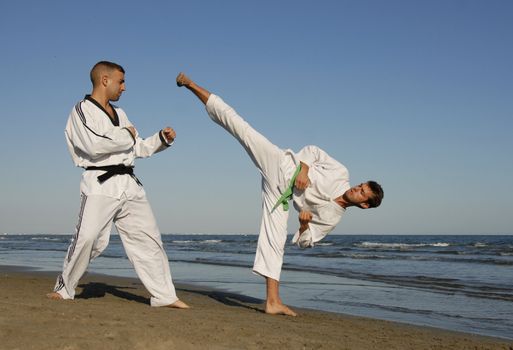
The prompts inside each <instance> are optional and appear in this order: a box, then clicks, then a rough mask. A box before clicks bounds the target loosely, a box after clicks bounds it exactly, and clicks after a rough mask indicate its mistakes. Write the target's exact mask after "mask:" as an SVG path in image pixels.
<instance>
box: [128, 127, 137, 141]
mask: <svg viewBox="0 0 513 350" xmlns="http://www.w3.org/2000/svg"><path fill="white" fill-rule="evenodd" d="M126 128H127V129H128V131H130V133H131V134H132V137H133V138H134V140H135V137H136V136H137V130H135V128H134V127H133V126H132V125H130V126H127V127H126Z"/></svg>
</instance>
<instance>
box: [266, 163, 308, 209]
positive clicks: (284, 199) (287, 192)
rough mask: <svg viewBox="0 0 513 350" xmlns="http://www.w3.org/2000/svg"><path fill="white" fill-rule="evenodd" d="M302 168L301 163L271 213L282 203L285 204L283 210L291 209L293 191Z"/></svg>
mask: <svg viewBox="0 0 513 350" xmlns="http://www.w3.org/2000/svg"><path fill="white" fill-rule="evenodd" d="M300 170H301V164H299V165H298V166H297V168H296V171H295V172H294V175H292V179H290V183H289V186H288V187H287V188H286V189H285V191H284V192H283V194H282V195H281V197H280V198H279V199H278V201H277V202H276V204H275V205H274V207H273V210H271V213H272V212H273V211H274V209H276V208H278V206H279V205H280V204H283V210H285V211H287V210H289V200H290V199H291V198H292V193H293V189H294V183H295V182H296V177H297V175H298V174H299V171H300Z"/></svg>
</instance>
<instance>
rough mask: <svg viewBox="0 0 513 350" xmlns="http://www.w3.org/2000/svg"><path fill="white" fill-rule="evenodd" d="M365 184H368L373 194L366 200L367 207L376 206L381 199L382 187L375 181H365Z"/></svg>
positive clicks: (382, 194)
mask: <svg viewBox="0 0 513 350" xmlns="http://www.w3.org/2000/svg"><path fill="white" fill-rule="evenodd" d="M367 185H369V188H370V189H371V191H372V194H373V196H372V197H371V198H369V200H368V201H367V204H368V205H369V208H377V207H379V205H380V204H381V201H382V200H383V196H384V193H383V188H382V187H381V185H380V184H378V183H377V182H376V181H367Z"/></svg>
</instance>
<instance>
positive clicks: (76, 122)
mask: <svg viewBox="0 0 513 350" xmlns="http://www.w3.org/2000/svg"><path fill="white" fill-rule="evenodd" d="M91 81H92V83H93V91H92V93H91V95H87V96H86V97H85V98H84V99H83V100H82V101H80V102H79V103H77V104H76V106H75V107H74V108H73V110H72V111H71V113H70V116H69V119H68V122H67V124H66V129H65V136H66V141H67V145H68V150H69V152H70V153H71V157H72V159H73V162H74V163H75V165H76V166H78V167H82V168H84V169H85V170H86V171H84V173H83V175H82V181H81V184H80V191H81V206H80V213H79V219H78V224H77V226H76V232H75V235H74V237H73V239H72V241H71V244H70V246H69V248H68V252H67V255H66V257H65V259H64V266H63V271H62V274H61V275H59V276H58V278H57V282H56V285H55V288H54V291H53V292H52V293H49V294H48V295H47V296H48V297H49V298H51V299H73V298H74V297H75V288H76V286H77V284H78V281H79V279H80V278H81V277H82V275H83V274H84V272H85V271H86V269H87V267H88V265H89V262H90V261H91V260H92V259H94V258H95V257H97V256H98V255H100V253H101V252H102V251H103V250H105V248H106V247H107V245H108V242H109V235H110V231H111V228H112V224H113V223H114V224H115V225H116V228H117V231H118V233H119V235H120V238H121V241H122V242H123V246H124V248H125V251H126V253H127V256H128V258H129V259H130V261H131V263H132V264H133V266H134V268H135V271H136V273H137V275H138V276H139V278H140V279H141V281H142V283H143V284H144V286H145V287H146V289H147V290H148V291H149V293H150V294H151V299H150V301H151V306H168V307H174V308H188V306H187V304H185V303H184V302H182V301H181V300H179V299H178V298H177V296H176V292H175V287H174V285H173V281H172V279H171V272H170V269H169V262H168V258H167V255H166V252H165V251H164V247H163V244H162V239H161V236H160V232H159V229H158V227H157V223H156V221H155V217H154V216H153V213H152V210H151V207H150V204H149V203H148V200H147V199H146V193H145V191H144V189H143V187H142V184H141V183H140V182H139V180H138V179H137V177H135V175H134V173H133V167H134V161H135V158H143V157H149V156H151V155H152V154H154V153H157V152H160V151H162V150H164V149H166V148H168V147H169V146H170V145H171V144H172V143H173V141H174V139H175V137H176V133H175V131H174V130H173V129H172V128H169V127H166V128H164V129H162V130H161V131H160V132H158V133H156V134H154V135H153V136H150V137H148V138H146V139H142V138H140V137H139V135H138V134H137V131H136V129H135V128H134V126H133V125H132V123H130V121H129V120H128V118H127V116H126V114H125V112H124V111H123V110H122V109H121V108H119V107H117V106H114V105H112V104H111V103H110V101H117V100H119V97H120V96H121V94H122V93H123V91H125V71H124V69H123V67H121V66H120V65H118V64H116V63H112V62H108V61H101V62H98V63H97V64H96V65H95V66H94V67H93V68H92V70H91Z"/></svg>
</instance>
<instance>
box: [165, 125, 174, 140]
mask: <svg viewBox="0 0 513 350" xmlns="http://www.w3.org/2000/svg"><path fill="white" fill-rule="evenodd" d="M162 133H163V134H164V137H165V138H166V141H167V143H171V142H173V141H174V140H175V138H176V132H175V130H174V129H173V128H170V127H169V126H168V127H165V128H164V129H162Z"/></svg>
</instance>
